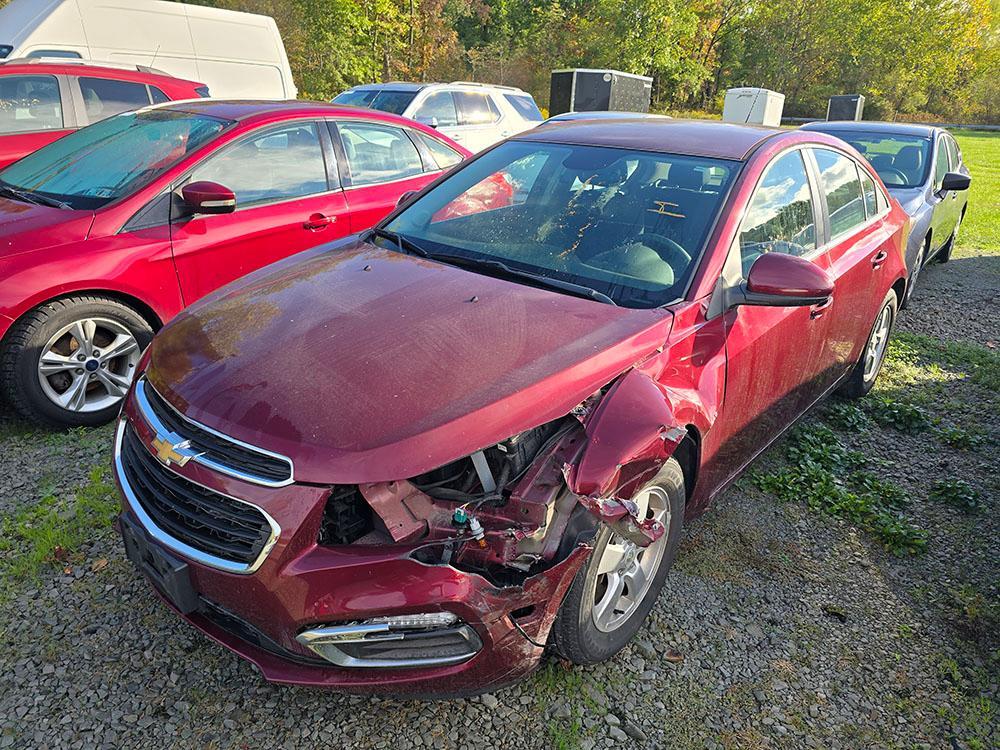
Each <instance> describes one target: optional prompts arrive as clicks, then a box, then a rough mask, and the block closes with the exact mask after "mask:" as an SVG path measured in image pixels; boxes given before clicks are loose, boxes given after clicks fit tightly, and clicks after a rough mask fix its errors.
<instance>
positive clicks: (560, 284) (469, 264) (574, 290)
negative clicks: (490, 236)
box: [427, 253, 618, 307]
mask: <svg viewBox="0 0 1000 750" xmlns="http://www.w3.org/2000/svg"><path fill="white" fill-rule="evenodd" d="M427 257H429V258H430V259H431V260H438V261H441V262H442V263H449V264H452V265H456V266H464V267H466V268H489V269H492V270H496V271H500V272H501V273H503V274H506V275H507V276H511V277H514V278H518V279H525V280H526V281H531V282H533V283H535V284H537V285H538V286H545V287H549V288H550V289H558V290H560V291H563V292H569V293H570V294H575V295H576V296H578V297H586V298H588V299H592V300H597V301H598V302H604V303H606V304H609V305H614V306H615V307H617V306H618V303H617V302H615V301H614V300H613V299H611V297H609V296H608V295H606V294H605V293H604V292H599V291H597V290H596V289H592V288H590V287H589V286H584V285H583V284H574V283H573V282H572V281H563V280H562V279H553V278H552V277H550V276H543V275H541V274H537V273H531V272H530V271H521V270H518V269H517V268H511V267H510V266H508V265H507V264H506V263H503V262H502V261H499V260H492V259H489V258H470V257H468V256H465V255H448V254H445V253H431V254H430V255H428V256H427Z"/></svg>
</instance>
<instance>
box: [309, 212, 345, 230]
mask: <svg viewBox="0 0 1000 750" xmlns="http://www.w3.org/2000/svg"><path fill="white" fill-rule="evenodd" d="M335 221H337V217H336V216H324V215H323V214H313V215H312V216H310V217H309V218H308V219H307V220H306V222H305V223H304V224H303V225H302V226H303V227H305V228H306V229H308V230H310V231H313V232H315V231H317V230H320V229H326V228H327V227H328V226H330V225H331V224H333V223H334V222H335Z"/></svg>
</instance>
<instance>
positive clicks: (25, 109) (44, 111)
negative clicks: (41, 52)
mask: <svg viewBox="0 0 1000 750" xmlns="http://www.w3.org/2000/svg"><path fill="white" fill-rule="evenodd" d="M61 127H63V113H62V101H61V100H60V98H59V82H58V81H57V80H56V77H55V76H0V133H30V132H32V131H35V130H58V129H59V128H61Z"/></svg>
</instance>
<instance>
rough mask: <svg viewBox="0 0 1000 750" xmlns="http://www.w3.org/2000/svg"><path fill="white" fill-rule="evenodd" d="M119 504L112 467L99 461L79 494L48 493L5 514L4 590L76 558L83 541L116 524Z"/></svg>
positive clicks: (0, 577) (0, 560)
mask: <svg viewBox="0 0 1000 750" xmlns="http://www.w3.org/2000/svg"><path fill="white" fill-rule="evenodd" d="M118 507H119V505H118V498H117V496H116V493H115V489H114V485H113V484H112V482H111V480H110V476H109V471H108V469H107V468H106V467H105V466H97V467H95V468H93V469H91V471H90V479H89V481H88V482H87V483H86V484H85V485H83V486H82V487H80V488H79V489H77V490H76V492H75V493H71V494H69V495H67V496H65V497H62V498H57V497H54V496H52V495H49V496H47V497H44V498H43V499H42V500H41V501H39V502H38V503H37V504H36V505H34V506H30V507H27V508H24V509H22V510H21V511H20V512H18V513H16V514H14V515H13V516H6V517H4V518H3V519H0V583H2V585H3V589H4V590H6V591H9V590H10V589H11V588H12V586H13V585H14V584H17V583H19V582H22V581H25V580H29V579H31V578H34V577H35V576H37V575H38V574H39V573H40V572H41V571H42V570H43V569H44V568H45V567H46V566H47V565H50V564H60V565H65V564H67V563H70V562H72V561H73V559H74V553H75V551H76V549H77V548H78V547H79V546H80V545H81V544H83V543H84V542H86V541H88V540H89V539H90V538H91V537H92V536H93V533H94V532H95V531H96V530H98V529H103V528H107V527H108V526H109V525H110V524H111V521H112V519H113V518H114V517H115V513H117V511H118ZM2 595H3V594H2V593H0V596H2Z"/></svg>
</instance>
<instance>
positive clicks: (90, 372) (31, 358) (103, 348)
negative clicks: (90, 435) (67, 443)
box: [0, 296, 153, 427]
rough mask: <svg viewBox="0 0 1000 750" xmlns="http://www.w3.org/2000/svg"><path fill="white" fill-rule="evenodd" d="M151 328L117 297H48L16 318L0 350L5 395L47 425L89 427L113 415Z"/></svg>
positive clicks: (29, 414)
mask: <svg viewBox="0 0 1000 750" xmlns="http://www.w3.org/2000/svg"><path fill="white" fill-rule="evenodd" d="M152 336H153V331H152V329H151V328H150V326H149V324H148V323H147V322H146V321H145V320H144V319H143V317H142V316H141V315H139V313H137V312H136V311H135V310H133V309H132V308H130V307H127V306H126V305H123V304H122V303H121V302H118V301H117V300H113V299H108V298H106V297H92V296H79V297H68V298H66V299H60V300H53V301H52V302H47V303H45V304H44V305H42V306H40V307H38V308H36V309H35V310H32V311H31V312H29V313H27V314H26V315H25V316H24V317H22V318H21V319H20V320H19V321H18V322H17V323H16V324H15V325H14V326H13V327H12V328H11V330H10V331H9V333H8V335H7V337H6V339H5V341H4V346H3V349H2V351H0V377H2V381H3V389H4V391H5V394H6V396H7V398H8V400H9V401H10V402H11V404H13V406H14V408H15V409H16V410H17V411H18V412H19V413H20V414H22V415H23V416H25V417H27V418H29V419H31V420H33V421H35V422H39V423H41V424H45V425H49V426H57V427H61V426H80V425H83V426H95V425H100V424H104V423H105V422H108V421H110V420H111V419H113V418H114V417H115V415H116V414H117V413H118V410H119V408H120V406H121V401H122V398H124V396H125V393H126V392H127V391H128V387H129V385H130V384H131V382H132V376H133V375H134V374H135V369H136V365H137V364H138V362H139V356H140V354H141V353H142V350H143V349H144V348H145V347H146V345H147V344H148V343H149V341H150V339H152Z"/></svg>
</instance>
